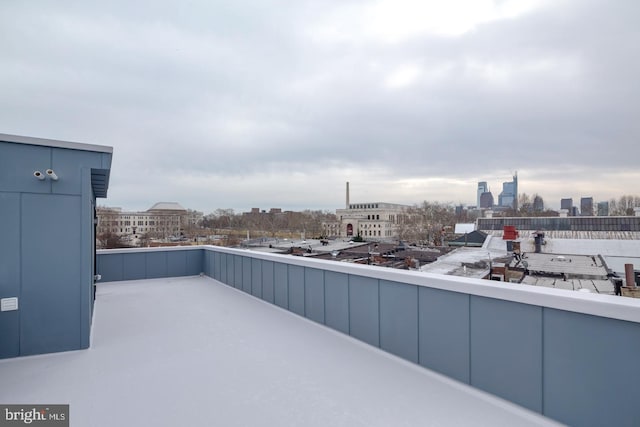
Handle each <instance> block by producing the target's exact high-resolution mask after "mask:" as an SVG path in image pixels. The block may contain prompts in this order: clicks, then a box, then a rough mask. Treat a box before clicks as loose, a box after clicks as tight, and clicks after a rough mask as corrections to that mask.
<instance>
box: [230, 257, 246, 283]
mask: <svg viewBox="0 0 640 427" xmlns="http://www.w3.org/2000/svg"><path fill="white" fill-rule="evenodd" d="M242 258H243V257H241V256H240V255H234V256H233V257H232V258H231V262H232V263H233V286H234V287H235V288H236V289H242V272H243V271H242Z"/></svg>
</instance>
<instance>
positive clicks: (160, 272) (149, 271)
mask: <svg viewBox="0 0 640 427" xmlns="http://www.w3.org/2000/svg"><path fill="white" fill-rule="evenodd" d="M145 255H146V256H145V273H146V274H145V277H144V278H145V279H156V278H159V277H167V275H168V269H167V255H168V254H167V252H149V253H146V254H145ZM183 275H184V270H183V274H179V276H183Z"/></svg>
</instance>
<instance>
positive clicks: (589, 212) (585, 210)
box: [580, 197, 593, 216]
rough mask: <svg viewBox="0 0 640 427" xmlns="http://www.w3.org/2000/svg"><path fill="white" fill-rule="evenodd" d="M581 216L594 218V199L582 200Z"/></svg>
mask: <svg viewBox="0 0 640 427" xmlns="http://www.w3.org/2000/svg"><path fill="white" fill-rule="evenodd" d="M580 216H593V197H583V198H581V199H580Z"/></svg>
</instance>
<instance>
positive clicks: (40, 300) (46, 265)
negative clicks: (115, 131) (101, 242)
mask: <svg viewBox="0 0 640 427" xmlns="http://www.w3.org/2000/svg"><path fill="white" fill-rule="evenodd" d="M21 212H22V228H21V232H22V245H21V251H20V257H21V260H22V261H21V264H22V274H21V276H22V289H21V295H20V296H21V298H20V310H19V312H20V354H21V355H30V354H41V353H50V352H57V351H66V350H75V349H79V348H81V346H80V344H81V342H80V295H81V281H80V272H81V266H80V259H81V255H82V254H81V250H80V248H81V229H80V226H79V224H80V223H81V217H80V213H81V204H80V197H78V196H61V195H50V194H22V206H21Z"/></svg>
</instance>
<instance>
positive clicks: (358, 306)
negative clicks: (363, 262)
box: [349, 276, 380, 347]
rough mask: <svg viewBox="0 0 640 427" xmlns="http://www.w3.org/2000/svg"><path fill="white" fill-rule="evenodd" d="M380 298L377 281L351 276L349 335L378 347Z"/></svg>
mask: <svg viewBox="0 0 640 427" xmlns="http://www.w3.org/2000/svg"><path fill="white" fill-rule="evenodd" d="M378 297H379V290H378V280H377V279H372V278H370V277H363V276H349V315H350V317H349V325H350V328H351V329H350V331H349V333H350V334H351V335H352V336H353V337H355V338H357V339H359V340H361V341H364V342H366V343H368V344H371V345H373V346H376V347H380V317H379V313H380V308H379V305H378V304H379V299H378Z"/></svg>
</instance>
